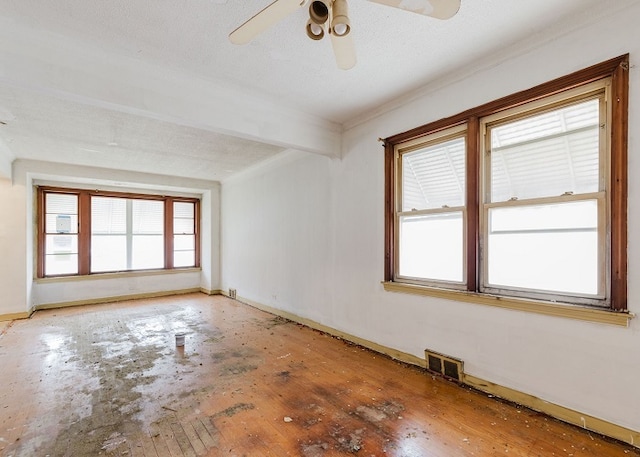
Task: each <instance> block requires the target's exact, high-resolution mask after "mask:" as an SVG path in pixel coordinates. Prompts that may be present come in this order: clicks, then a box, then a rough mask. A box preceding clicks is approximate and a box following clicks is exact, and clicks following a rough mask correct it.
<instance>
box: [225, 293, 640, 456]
mask: <svg viewBox="0 0 640 457" xmlns="http://www.w3.org/2000/svg"><path fill="white" fill-rule="evenodd" d="M221 295H225V296H227V297H228V294H226V293H224V292H221ZM237 300H238V301H240V302H242V303H245V304H247V305H249V306H252V307H254V308H257V309H260V310H262V311H266V312H268V313H271V314H274V315H276V316H280V317H283V318H285V319H289V320H291V321H293V322H297V323H299V324H302V325H306V326H307V327H310V328H313V329H315V330H319V331H322V332H325V333H327V334H329V335H332V336H335V337H338V338H342V339H344V340H347V341H349V342H351V343H355V344H358V345H360V346H363V347H365V348H367V349H371V350H372V351H375V352H378V353H381V354H384V355H387V356H389V357H391V358H393V359H396V360H398V361H400V362H405V363H408V364H411V365H417V366H419V367H421V368H426V360H424V359H421V358H420V357H417V356H415V355H412V354H408V353H406V352H402V351H398V350H395V349H391V348H389V347H386V346H383V345H381V344H378V343H374V342H373V341H369V340H367V339H364V338H360V337H357V336H355V335H351V334H349V333H346V332H343V331H340V330H336V329H334V328H332V327H328V326H326V325H324V324H321V323H319V322H316V321H314V320H312V319H307V318H305V317H301V316H298V315H297V314H294V313H291V312H289V311H284V310H281V309H277V308H273V307H271V306H267V305H263V304H261V303H258V302H255V301H253V300H249V299H246V298H244V297H237ZM462 380H463V381H462V382H463V383H464V384H466V385H468V386H470V387H473V388H474V389H477V390H479V391H482V392H485V393H488V394H491V395H493V396H495V397H499V398H502V399H504V400H507V401H511V402H514V403H517V404H520V405H523V406H526V407H527V408H530V409H532V410H534V411H538V412H541V413H544V414H547V415H548V416H551V417H553V418H556V419H559V420H561V421H563V422H567V423H569V424H572V425H575V426H578V427H580V428H583V429H585V430H590V431H592V432H595V433H599V434H601V435H605V436H608V437H611V438H614V439H617V440H619V441H622V442H624V443H627V444H630V445H632V446H635V447H639V448H640V432H638V431H635V430H631V429H628V428H625V427H622V426H620V425H617V424H614V423H612V422H608V421H606V420H603V419H598V418H597V417H593V416H589V415H588V414H582V413H580V412H579V411H575V410H572V409H569V408H565V407H564V406H560V405H557V404H555V403H550V402H548V401H545V400H542V399H540V398H537V397H534V396H533V395H529V394H526V393H524V392H520V391H518V390H515V389H511V388H509V387H504V386H501V385H499V384H495V383H492V382H490V381H485V380H484V379H480V378H477V377H475V376H473V375H470V374H467V373H463V378H462Z"/></svg>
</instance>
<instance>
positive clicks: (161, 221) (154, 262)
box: [38, 187, 199, 277]
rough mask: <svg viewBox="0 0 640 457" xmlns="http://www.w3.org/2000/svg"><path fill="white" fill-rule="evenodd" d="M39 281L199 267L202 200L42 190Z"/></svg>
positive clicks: (40, 193) (45, 188) (40, 189)
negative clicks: (47, 278) (199, 220)
mask: <svg viewBox="0 0 640 457" xmlns="http://www.w3.org/2000/svg"><path fill="white" fill-rule="evenodd" d="M38 195H39V200H38V201H39V214H40V215H41V217H40V218H39V220H40V222H39V241H40V243H39V246H40V248H39V250H38V252H39V258H38V277H47V276H61V275H87V274H93V273H106V272H118V271H134V270H154V269H173V268H181V267H197V266H199V240H198V236H197V233H198V210H199V201H198V200H197V199H190V198H177V197H160V196H155V195H137V194H121V193H115V192H98V191H85V190H76V189H59V188H47V187H41V188H39V189H38Z"/></svg>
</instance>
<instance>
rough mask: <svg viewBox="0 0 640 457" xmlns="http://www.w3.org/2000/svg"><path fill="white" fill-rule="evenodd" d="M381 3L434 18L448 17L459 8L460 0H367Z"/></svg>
mask: <svg viewBox="0 0 640 457" xmlns="http://www.w3.org/2000/svg"><path fill="white" fill-rule="evenodd" d="M369 1H370V2H374V3H379V4H381V5H387V6H391V7H393V8H400V9H403V10H407V11H411V12H413V13H418V14H424V15H425V16H430V17H435V18H436V19H449V18H451V17H453V16H455V14H456V13H457V12H458V10H459V9H460V0H369Z"/></svg>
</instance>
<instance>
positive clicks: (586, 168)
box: [490, 100, 601, 202]
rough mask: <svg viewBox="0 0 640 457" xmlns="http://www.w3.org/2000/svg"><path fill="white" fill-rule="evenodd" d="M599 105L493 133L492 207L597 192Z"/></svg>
mask: <svg viewBox="0 0 640 457" xmlns="http://www.w3.org/2000/svg"><path fill="white" fill-rule="evenodd" d="M600 130H601V129H600V127H599V100H589V101H587V102H582V103H579V104H576V105H571V106H566V107H563V108H561V109H557V110H554V111H552V112H548V113H543V114H538V115H535V116H530V117H527V118H525V119H519V120H517V121H514V122H510V123H508V124H503V125H499V126H496V127H493V128H491V156H490V157H491V201H492V202H497V201H506V200H509V199H510V198H512V197H517V198H518V199H520V200H522V199H525V198H535V197H550V196H558V195H562V194H564V193H565V192H573V193H576V194H577V193H586V192H597V191H598V190H599V182H600V181H599V176H600V174H599V170H600V165H599V153H600V149H599V135H600Z"/></svg>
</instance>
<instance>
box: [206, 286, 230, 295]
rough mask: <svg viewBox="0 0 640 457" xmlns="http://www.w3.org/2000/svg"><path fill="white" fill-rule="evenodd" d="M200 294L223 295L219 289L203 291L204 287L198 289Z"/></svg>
mask: <svg viewBox="0 0 640 457" xmlns="http://www.w3.org/2000/svg"><path fill="white" fill-rule="evenodd" d="M200 292H202V293H203V294H206V295H225V294H224V293H223V292H222V291H221V290H220V289H205V288H204V287H201V288H200Z"/></svg>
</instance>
